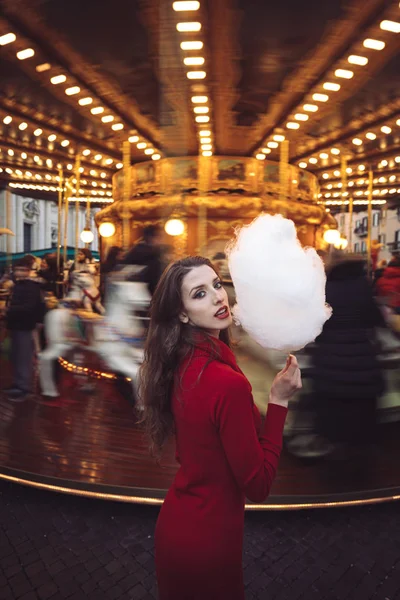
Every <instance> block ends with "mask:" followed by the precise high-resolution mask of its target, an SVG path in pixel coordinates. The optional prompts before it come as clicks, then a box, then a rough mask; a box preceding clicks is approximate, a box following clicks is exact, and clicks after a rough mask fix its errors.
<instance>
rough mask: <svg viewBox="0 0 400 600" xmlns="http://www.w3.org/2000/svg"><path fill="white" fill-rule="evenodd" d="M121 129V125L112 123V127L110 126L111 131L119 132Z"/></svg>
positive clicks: (122, 126)
mask: <svg viewBox="0 0 400 600" xmlns="http://www.w3.org/2000/svg"><path fill="white" fill-rule="evenodd" d="M123 128H124V125H123V123H114V125H111V129H113V130H114V131H121V129H123Z"/></svg>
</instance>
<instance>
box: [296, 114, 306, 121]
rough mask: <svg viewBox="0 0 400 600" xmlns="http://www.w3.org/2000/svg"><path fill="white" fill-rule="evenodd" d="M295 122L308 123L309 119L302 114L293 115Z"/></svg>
mask: <svg viewBox="0 0 400 600" xmlns="http://www.w3.org/2000/svg"><path fill="white" fill-rule="evenodd" d="M294 118H295V119H296V121H308V119H309V118H310V117H309V116H308V115H303V113H297V114H295V115H294Z"/></svg>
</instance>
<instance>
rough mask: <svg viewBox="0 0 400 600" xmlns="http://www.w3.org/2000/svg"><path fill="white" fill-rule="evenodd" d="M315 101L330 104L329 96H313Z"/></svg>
mask: <svg viewBox="0 0 400 600" xmlns="http://www.w3.org/2000/svg"><path fill="white" fill-rule="evenodd" d="M312 98H313V100H315V102H328V100H329V96H328V95H327V94H313V97H312Z"/></svg>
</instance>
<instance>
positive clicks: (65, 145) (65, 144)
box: [61, 140, 69, 148]
mask: <svg viewBox="0 0 400 600" xmlns="http://www.w3.org/2000/svg"><path fill="white" fill-rule="evenodd" d="M61 146H62V147H63V148H66V147H67V146H69V140H63V141H62V142H61Z"/></svg>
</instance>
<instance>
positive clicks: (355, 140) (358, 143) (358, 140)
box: [352, 138, 363, 146]
mask: <svg viewBox="0 0 400 600" xmlns="http://www.w3.org/2000/svg"><path fill="white" fill-rule="evenodd" d="M352 143H353V144H354V145H355V146H362V143H363V142H362V140H360V138H353V140H352Z"/></svg>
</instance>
